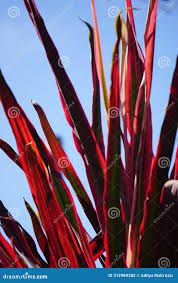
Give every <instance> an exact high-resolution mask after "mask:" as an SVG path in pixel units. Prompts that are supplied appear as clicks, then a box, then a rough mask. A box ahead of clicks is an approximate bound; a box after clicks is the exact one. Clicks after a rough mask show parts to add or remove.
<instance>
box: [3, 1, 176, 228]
mask: <svg viewBox="0 0 178 283" xmlns="http://www.w3.org/2000/svg"><path fill="white" fill-rule="evenodd" d="M176 2H177V0H172V1H170V4H169V6H166V2H164V3H162V4H161V5H160V8H159V12H158V25H157V35H156V52H155V66H154V76H153V77H154V79H153V88H152V98H151V104H152V110H153V124H154V127H153V129H154V149H155V147H156V142H157V138H158V134H159V131H160V125H161V122H162V119H163V115H164V109H165V106H166V103H167V100H168V94H169V86H170V82H171V77H172V73H173V69H174V66H175V59H176V55H177V53H178V36H177V30H178V22H177V18H178V17H177V15H178V5H177V4H176ZM36 3H37V6H38V7H39V10H40V11H41V13H42V15H43V17H44V19H45V23H46V25H47V28H48V30H49V31H50V34H51V36H52V38H53V39H54V42H55V43H56V46H57V48H58V50H59V52H60V54H61V56H64V57H67V58H68V59H67V63H68V64H67V69H66V70H67V72H68V74H69V76H70V78H71V80H72V82H73V84H74V86H75V89H76V91H77V93H78V97H79V99H80V101H81V103H82V105H83V107H84V109H85V112H86V114H87V117H88V119H89V120H90V121H91V102H92V82H91V72H90V50H89V44H88V31H87V29H86V27H85V26H84V25H83V24H82V23H81V21H80V20H79V17H81V18H82V19H84V20H87V21H89V22H92V18H91V9H90V0H83V1H81V0H60V1H59V0H46V1H44V0H36ZM96 6H97V14H98V19H99V28H100V32H101V39H102V49H103V55H104V63H105V66H106V68H105V69H106V76H107V83H108V88H109V86H110V64H111V54H112V48H113V46H114V41H115V31H114V17H111V14H110V12H109V11H111V8H112V9H113V8H114V9H116V7H117V8H119V9H124V7H125V6H124V1H123V0H96ZM133 6H134V7H135V8H139V10H137V11H135V15H136V24H137V34H138V38H139V41H140V43H141V45H142V46H143V31H144V23H145V18H146V7H147V1H146V0H145V1H144V0H143V1H141V0H135V1H133ZM12 7H16V11H17V13H18V16H16V17H12V15H13V14H11V13H12ZM10 15H11V16H10ZM0 39H1V44H0V67H1V69H2V71H3V73H4V75H5V77H6V79H7V82H8V83H9V85H10V87H11V88H12V90H13V92H14V94H15V96H16V98H17V99H18V101H19V103H20V104H21V106H22V107H23V108H24V110H25V112H26V113H27V115H28V117H29V118H30V119H31V121H32V122H33V123H34V125H35V126H36V128H37V130H38V131H39V133H40V135H41V136H42V137H44V135H43V133H42V130H41V127H40V124H39V121H38V118H37V115H36V112H35V111H34V109H33V107H32V105H31V103H30V100H31V99H34V100H36V101H37V102H38V103H39V104H41V106H42V107H43V108H44V110H45V112H46V114H47V116H48V118H49V121H50V122H51V125H52V126H53V129H54V130H55V132H56V133H57V134H58V135H59V136H61V137H62V140H63V144H64V147H65V150H66V152H67V153H68V155H69V157H70V159H71V161H72V163H73V165H74V167H75V168H76V171H77V172H78V174H79V176H80V178H81V179H82V181H83V183H84V184H85V186H86V188H87V190H88V191H89V187H88V183H87V180H86V176H85V170H84V167H83V164H82V161H81V158H80V156H79V154H78V153H77V151H76V150H75V147H74V145H73V140H72V136H71V129H70V127H69V126H68V124H67V122H66V121H65V118H64V115H63V110H62V107H61V103H60V100H59V96H58V91H57V88H56V84H55V80H54V77H53V73H52V71H51V69H50V66H49V64H48V62H47V59H46V56H45V53H44V50H43V47H42V45H41V43H40V41H39V39H38V37H37V35H36V31H35V29H34V28H33V26H32V23H31V21H30V19H29V17H28V15H27V12H26V10H25V7H24V5H23V1H20V0H1V1H0ZM165 59H166V61H165ZM158 62H159V63H158ZM165 63H166V64H165ZM164 64H165V65H164ZM160 65H161V66H162V67H160ZM105 136H106V132H105ZM0 137H1V138H3V139H4V140H6V141H7V142H9V143H10V144H11V145H12V147H13V148H16V144H15V140H14V137H13V135H12V132H11V129H10V126H9V125H8V122H7V119H6V118H5V116H4V113H3V110H2V107H1V106H0ZM177 141H178V139H177ZM0 176H1V181H0V198H1V199H2V201H3V202H4V204H5V205H6V206H7V207H8V208H9V209H10V210H11V212H12V214H14V216H15V215H16V216H17V220H19V221H20V222H21V223H22V225H23V226H24V227H25V228H26V229H27V230H28V231H29V232H30V233H32V228H31V225H30V222H29V216H28V214H27V212H26V210H25V207H24V203H23V197H25V198H26V199H27V201H28V202H30V203H31V204H32V203H33V202H32V198H31V194H30V190H29V187H28V184H27V182H26V178H25V176H24V174H23V173H22V172H21V171H20V169H19V168H18V167H17V166H16V165H15V164H14V163H12V162H11V161H10V160H9V159H8V158H7V157H6V156H5V154H4V153H3V152H2V151H0ZM77 206H78V207H79V211H80V212H81V209H80V206H79V205H78V204H77ZM82 217H83V216H82ZM83 220H84V222H85V226H87V227H89V226H88V223H87V221H86V220H85V218H83Z"/></svg>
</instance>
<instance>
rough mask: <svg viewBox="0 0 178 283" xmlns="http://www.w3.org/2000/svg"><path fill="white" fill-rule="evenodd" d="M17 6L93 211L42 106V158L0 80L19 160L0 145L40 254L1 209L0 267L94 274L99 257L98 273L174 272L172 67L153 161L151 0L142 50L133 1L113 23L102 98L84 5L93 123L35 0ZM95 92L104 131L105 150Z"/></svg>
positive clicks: (96, 45) (98, 56)
mask: <svg viewBox="0 0 178 283" xmlns="http://www.w3.org/2000/svg"><path fill="white" fill-rule="evenodd" d="M24 3H25V6H26V9H27V11H28V13H29V16H30V18H31V21H32V23H33V25H34V27H35V29H36V31H37V34H38V36H39V38H40V40H41V43H42V44H43V46H44V48H45V51H46V55H47V59H48V61H49V63H50V65H51V68H52V70H53V73H54V75H55V78H56V83H57V87H58V91H59V96H60V100H61V102H62V108H63V110H64V113H65V116H66V119H67V121H68V123H69V125H70V127H71V129H72V133H73V139H74V143H75V146H76V148H77V151H78V152H79V153H80V155H81V157H82V159H83V163H84V167H85V170H86V174H87V177H88V181H89V185H90V188H91V192H92V195H93V199H94V203H95V207H94V206H93V204H92V201H91V200H90V198H89V196H88V194H87V190H86V189H85V188H84V185H83V184H82V182H81V181H80V178H79V177H78V175H77V173H76V171H75V169H74V167H73V166H72V163H71V162H70V160H69V157H68V156H67V154H66V153H65V151H64V149H63V148H62V145H61V143H60V141H59V139H58V138H57V137H56V136H55V134H54V132H53V129H52V128H51V126H50V124H49V122H48V120H47V117H46V115H45V113H44V111H43V109H42V108H41V107H40V105H39V104H37V103H35V102H32V103H33V106H34V108H35V110H36V112H37V114H38V116H39V119H40V122H41V126H42V128H43V131H44V133H45V136H46V139H47V141H48V144H49V147H50V151H49V150H48V148H47V147H46V145H45V144H44V142H43V141H42V139H41V138H40V137H39V135H38V133H37V131H36V129H35V127H34V126H33V124H32V123H31V122H30V121H29V119H28V117H27V116H26V114H25V112H24V111H23V109H22V108H21V106H20V105H19V104H18V102H17V100H16V99H15V97H14V95H13V93H12V92H11V90H10V88H9V86H8V85H7V83H6V81H5V79H4V77H3V75H2V73H1V74H0V99H1V103H2V105H3V108H4V111H5V114H6V116H7V118H8V120H9V123H10V125H11V128H12V131H13V134H14V136H15V139H16V143H17V148H18V154H17V153H16V152H15V151H14V150H13V149H12V148H11V146H10V145H9V144H8V143H7V142H5V141H3V140H0V146H1V149H2V150H3V151H4V152H5V153H6V154H7V155H8V156H9V157H10V158H11V159H12V160H13V161H14V162H15V163H16V164H17V165H18V166H19V167H20V169H21V170H23V171H24V174H25V175H26V177H27V180H28V183H29V186H30V190H31V193H32V196H33V199H34V202H35V204H36V207H37V210H38V212H37V213H36V212H35V211H34V210H33V209H32V207H31V206H30V205H29V204H28V203H27V202H26V201H25V205H26V208H27V210H28V212H29V215H30V217H31V221H32V225H33V229H34V233H35V236H36V240H37V242H38V245H39V247H38V248H37V247H36V244H35V242H34V240H33V239H32V237H31V236H30V235H29V234H28V232H27V231H26V230H25V229H24V228H23V227H22V226H21V225H20V223H18V222H17V221H16V220H15V219H14V218H13V217H12V215H11V214H10V213H9V211H8V210H7V208H5V207H4V205H3V203H2V202H0V222H1V226H2V229H3V230H4V232H5V234H6V236H7V237H8V238H9V240H10V241H7V237H4V236H3V234H2V233H1V234H0V266H1V267H31V266H34V267H95V266H96V265H95V262H96V260H97V259H99V260H100V262H101V265H102V266H103V267H178V252H177V251H178V226H177V223H178V203H177V194H178V181H177V179H178V150H177V153H176V158H175V161H173V160H172V155H173V150H174V143H175V138H176V131H177V124H178V62H177V64H176V69H175V72H174V75H173V80H172V84H171V88H170V96H169V102H168V106H167V108H166V112H165V117H164V121H163V124H162V127H161V132H160V137H159V141H158V147H157V151H156V154H155V155H154V154H153V151H152V118H151V108H150V94H151V84H152V73H153V59H154V42H155V29H156V14H157V6H158V0H150V1H149V5H148V15H147V20H146V28H145V33H144V47H145V52H144V53H143V52H142V50H141V48H140V45H139V43H138V41H137V37H136V29H135V23H134V16H133V8H132V3H131V0H126V19H124V18H123V16H122V13H119V15H118V16H117V19H116V43H115V46H114V50H113V57H112V67H111V87H110V93H109V94H108V89H107V86H106V80H105V72H104V65H103V59H102V51H101V45H100V36H99V31H98V24H97V17H96V10H95V3H94V0H92V1H91V6H92V13H93V22H94V27H91V26H90V25H89V24H88V23H86V22H85V24H86V25H87V27H88V28H89V35H90V36H89V39H90V47H91V69H92V79H93V106H92V114H93V116H92V125H90V123H89V121H88V119H87V117H86V115H85V112H84V110H83V108H82V106H81V104H80V101H79V99H78V97H77V94H76V92H75V89H74V87H73V85H72V83H71V81H70V79H69V77H68V75H67V73H66V71H65V68H64V66H63V65H62V60H61V58H60V55H59V53H58V51H57V49H56V47H55V45H54V43H53V41H52V39H51V37H50V35H49V33H48V31H47V29H46V27H45V24H44V22H43V19H42V17H41V15H40V13H39V11H38V9H37V7H36V5H35V2H34V0H24ZM100 91H101V92H102V94H103V101H104V107H105V112H106V120H107V125H108V140H107V145H104V140H103V132H102V123H101V107H100ZM157 95H159V96H160V95H161V94H157ZM121 145H123V151H124V152H122V153H121ZM105 146H106V154H105ZM170 164H173V169H172V170H171V172H170V170H169V169H170ZM64 176H65V178H66V179H68V181H69V182H70V184H71V188H72V189H73V190H74V192H75V193H76V197H77V198H78V200H79V201H80V203H81V205H82V207H83V210H84V212H85V214H86V216H87V218H88V219H89V221H90V223H91V225H92V226H93V228H94V230H95V232H96V237H94V238H93V239H92V238H91V237H90V235H89V234H88V233H87V231H86V229H85V228H84V226H83V224H82V221H81V219H80V216H79V214H78V212H77V209H76V206H75V202H74V200H73V198H72V195H71V192H70V190H71V188H70V189H69V188H68V186H67V184H66V179H65V178H64ZM39 248H40V250H41V252H40V253H39V252H38V250H39ZM42 254H43V256H42Z"/></svg>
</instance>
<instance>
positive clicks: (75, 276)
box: [0, 268, 178, 283]
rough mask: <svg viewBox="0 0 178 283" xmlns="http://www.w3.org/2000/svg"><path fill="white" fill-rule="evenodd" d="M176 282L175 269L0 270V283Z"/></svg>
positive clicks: (177, 280)
mask: <svg viewBox="0 0 178 283" xmlns="http://www.w3.org/2000/svg"><path fill="white" fill-rule="evenodd" d="M6 281H11V282H23V281H28V282H40V281H44V282H65V283H67V282H70V283H71V282H77V283H78V282H82V283H88V282H90V283H94V282H102V283H105V282H107V283H109V282H163V281H164V282H166V283H167V282H178V269H175V268H149V269H146V268H130V269H127V268H122V269H120V268H117V269H101V268H98V269H85V268H84V269H77V268H76V269H72V268H71V269H69V268H60V269H54V268H51V269H47V268H43V269H40V268H31V269H26V268H23V269H15V268H2V269H0V282H6Z"/></svg>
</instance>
